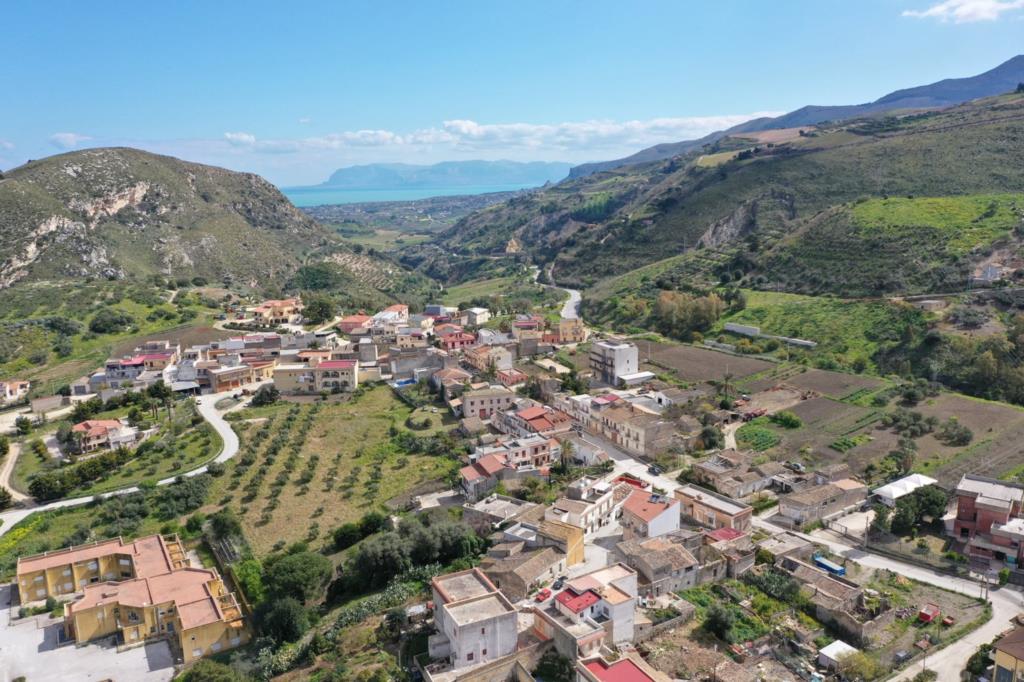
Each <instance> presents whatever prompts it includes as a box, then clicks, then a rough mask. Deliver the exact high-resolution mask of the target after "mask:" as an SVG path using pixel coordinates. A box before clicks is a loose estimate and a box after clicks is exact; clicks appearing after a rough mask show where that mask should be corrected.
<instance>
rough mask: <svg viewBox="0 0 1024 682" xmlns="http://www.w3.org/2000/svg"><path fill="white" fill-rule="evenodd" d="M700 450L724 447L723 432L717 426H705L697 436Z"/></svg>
mask: <svg viewBox="0 0 1024 682" xmlns="http://www.w3.org/2000/svg"><path fill="white" fill-rule="evenodd" d="M698 438H699V440H700V443H701V449H702V450H715V449H717V448H723V447H725V434H724V433H722V430H721V429H719V428H718V427H717V426H711V425H710V424H709V425H708V426H705V427H704V428H703V429H701V430H700V436H699V437H698Z"/></svg>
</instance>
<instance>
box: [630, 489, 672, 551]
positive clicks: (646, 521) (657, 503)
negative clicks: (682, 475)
mask: <svg viewBox="0 0 1024 682" xmlns="http://www.w3.org/2000/svg"><path fill="white" fill-rule="evenodd" d="M620 523H621V525H622V537H623V538H624V539H626V540H632V539H633V538H654V537H658V536H659V535H664V534H665V533H670V532H672V531H674V530H678V529H679V500H677V499H673V498H671V497H668V496H666V495H659V494H657V493H650V492H647V491H646V490H634V491H633V492H632V493H631V494H630V495H629V497H627V498H626V501H625V502H624V503H623V505H622V519H621V520H620Z"/></svg>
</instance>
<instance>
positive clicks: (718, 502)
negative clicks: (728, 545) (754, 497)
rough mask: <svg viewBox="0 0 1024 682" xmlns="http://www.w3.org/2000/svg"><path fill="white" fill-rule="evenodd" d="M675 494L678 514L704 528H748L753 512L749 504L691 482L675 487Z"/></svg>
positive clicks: (742, 529)
mask: <svg viewBox="0 0 1024 682" xmlns="http://www.w3.org/2000/svg"><path fill="white" fill-rule="evenodd" d="M675 496H676V499H677V500H679V503H680V508H679V512H680V514H681V515H682V516H684V517H686V518H688V519H691V520H693V521H694V522H695V523H697V524H699V525H701V526H704V527H705V528H712V529H714V528H735V529H736V530H741V531H748V530H750V523H751V521H750V520H751V518H752V516H753V514H754V509H753V508H752V507H751V506H750V505H746V504H743V503H742V502H737V501H736V500H734V499H732V498H729V497H726V496H725V495H719V494H718V493H716V492H712V491H710V490H708V489H707V488H701V487H700V486H699V485H693V484H687V485H684V486H682V487H680V488H676V492H675Z"/></svg>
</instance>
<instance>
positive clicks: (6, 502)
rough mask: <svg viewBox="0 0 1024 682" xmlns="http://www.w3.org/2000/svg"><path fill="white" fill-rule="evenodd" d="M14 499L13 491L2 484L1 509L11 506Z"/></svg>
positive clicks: (0, 487)
mask: <svg viewBox="0 0 1024 682" xmlns="http://www.w3.org/2000/svg"><path fill="white" fill-rule="evenodd" d="M13 501H14V498H13V497H12V496H11V491H10V490H8V489H7V488H4V487H3V486H0V511H2V510H4V509H7V508H8V507H10V506H11V502H13Z"/></svg>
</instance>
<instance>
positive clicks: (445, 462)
mask: <svg viewBox="0 0 1024 682" xmlns="http://www.w3.org/2000/svg"><path fill="white" fill-rule="evenodd" d="M412 414H413V409H412V408H411V407H410V406H408V405H407V404H405V403H404V402H402V401H400V400H399V399H398V398H397V397H396V396H395V395H394V394H393V393H392V391H391V389H390V388H388V387H386V386H376V387H372V388H367V389H363V390H360V391H356V393H354V394H353V396H352V397H351V399H350V400H346V401H344V402H312V403H305V404H299V403H290V402H284V401H279V402H278V403H275V404H273V405H270V406H266V407H259V408H249V409H245V410H241V411H239V412H236V413H233V415H234V417H233V419H235V422H234V423H235V428H236V430H237V431H238V432H239V434H240V441H241V450H240V453H239V455H238V456H237V457H235V458H234V459H233V460H231V461H230V462H229V463H228V466H227V470H226V472H225V475H224V476H222V477H220V478H218V479H216V482H215V484H214V488H213V491H212V493H211V496H210V500H209V502H210V503H211V504H212V505H213V506H211V507H210V510H211V511H212V510H214V509H216V508H217V507H219V506H221V505H228V506H229V507H231V508H232V509H234V510H235V511H237V512H238V516H239V519H240V520H241V522H242V525H243V528H244V530H245V535H246V537H247V538H248V540H249V542H250V544H251V545H252V546H253V549H254V550H255V551H256V553H257V554H258V555H263V554H267V553H269V552H271V551H273V550H275V549H280V548H281V547H283V546H285V545H286V544H290V543H292V542H296V541H307V542H310V543H311V544H313V543H316V542H318V541H319V542H323V541H325V540H327V539H328V537H327V536H328V535H329V533H330V531H331V530H333V529H334V528H336V527H337V526H339V525H341V524H342V523H346V522H349V521H355V520H358V519H359V518H360V517H361V516H363V515H364V514H365V513H366V512H368V511H371V510H378V511H380V510H386V509H388V508H389V505H388V503H389V502H391V503H392V505H391V507H393V508H400V507H402V506H403V505H402V502H404V501H407V500H408V499H409V498H410V497H411V496H412V495H415V494H418V493H419V492H428V491H431V490H436V489H440V488H441V487H443V486H445V485H447V484H448V481H449V478H450V476H451V475H452V474H453V472H454V471H455V470H456V469H457V468H458V466H459V462H458V460H457V459H456V455H457V452H456V449H457V447H458V443H457V442H454V441H453V440H452V439H450V438H449V436H448V431H449V430H450V429H451V427H452V424H445V423H443V421H442V415H439V414H430V415H429V416H427V413H426V412H425V411H423V410H419V411H417V412H416V416H415V419H414V420H413V421H408V423H407V420H409V417H410V416H411V415H412ZM424 420H430V424H429V426H425V425H424ZM410 426H412V427H414V428H410ZM282 497H283V498H285V499H286V500H287V504H281V501H282Z"/></svg>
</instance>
